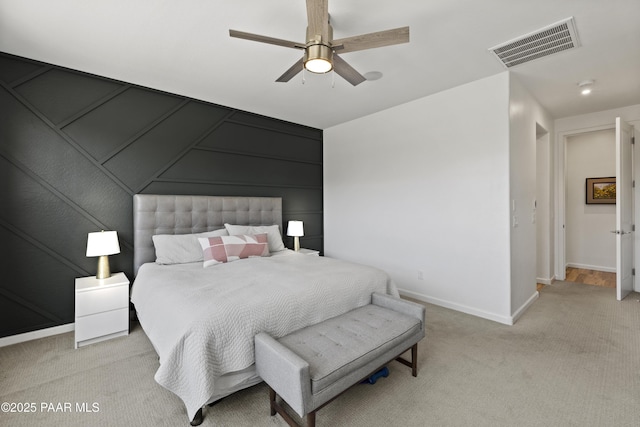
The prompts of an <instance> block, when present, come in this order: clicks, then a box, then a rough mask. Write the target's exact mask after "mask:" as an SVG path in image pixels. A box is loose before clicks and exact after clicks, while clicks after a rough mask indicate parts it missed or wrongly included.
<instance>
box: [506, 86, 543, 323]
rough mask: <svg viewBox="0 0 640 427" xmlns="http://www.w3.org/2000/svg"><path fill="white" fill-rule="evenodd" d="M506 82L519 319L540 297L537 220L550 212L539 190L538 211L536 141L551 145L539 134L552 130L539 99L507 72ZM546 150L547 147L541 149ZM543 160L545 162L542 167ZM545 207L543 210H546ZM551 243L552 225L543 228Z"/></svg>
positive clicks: (514, 295) (514, 298) (514, 302)
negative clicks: (540, 196)
mask: <svg viewBox="0 0 640 427" xmlns="http://www.w3.org/2000/svg"><path fill="white" fill-rule="evenodd" d="M510 77H511V78H510V81H509V141H510V143H509V150H510V156H509V160H510V175H509V177H510V184H511V187H510V196H509V197H510V200H511V202H510V204H511V260H510V262H511V315H512V317H513V318H514V320H515V319H517V318H518V317H519V316H520V315H521V314H522V313H523V312H524V310H525V309H526V308H527V307H528V306H529V305H530V304H532V303H533V302H534V301H535V299H536V298H537V297H538V292H537V290H536V277H537V258H538V254H537V249H536V248H537V243H538V242H537V224H536V221H537V218H538V216H540V214H542V215H548V210H549V204H550V198H551V194H549V192H545V191H541V192H540V194H541V195H542V197H545V198H546V200H544V203H543V204H542V205H541V207H542V209H541V212H537V210H538V209H537V206H536V201H537V197H538V192H537V185H538V177H537V169H538V165H537V159H536V157H537V152H538V147H537V144H539V143H540V144H550V139H548V138H547V139H545V138H542V139H541V140H540V141H538V136H539V135H540V134H542V133H544V131H546V132H551V134H553V120H552V118H551V116H550V115H549V114H548V113H547V112H546V110H544V109H543V108H542V107H541V106H540V104H539V103H538V102H537V100H536V99H535V98H534V97H533V96H532V95H531V94H530V93H529V92H528V91H527V90H526V89H525V88H524V86H523V85H522V84H521V83H520V81H519V80H518V79H517V77H516V76H515V75H514V74H511V76H510ZM545 149H546V150H544V151H545V152H548V151H550V148H549V147H545ZM539 160H540V163H541V165H540V169H541V170H542V172H543V173H545V174H550V171H551V168H550V167H549V165H548V161H549V159H548V158H546V159H545V158H542V159H539ZM544 163H547V164H546V165H545V164H544ZM541 178H542V179H540V182H541V183H542V185H545V184H546V187H547V188H548V183H549V182H550V179H551V177H550V176H544V177H541ZM545 210H546V212H545ZM541 233H542V234H544V236H545V237H547V238H546V239H544V240H543V241H542V242H540V243H541V244H545V243H546V244H547V245H548V242H549V241H550V239H549V235H550V233H551V228H550V227H549V226H548V225H547V228H546V229H543V230H542V231H541Z"/></svg>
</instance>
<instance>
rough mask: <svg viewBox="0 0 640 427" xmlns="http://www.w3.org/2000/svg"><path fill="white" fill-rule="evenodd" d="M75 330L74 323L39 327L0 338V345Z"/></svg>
mask: <svg viewBox="0 0 640 427" xmlns="http://www.w3.org/2000/svg"><path fill="white" fill-rule="evenodd" d="M73 330H75V323H67V324H66V325H60V326H54V327H52V328H46V329H39V330H37V331H32V332H25V333H24V334H18V335H11V336H8V337H4V338H0V347H6V346H8V345H13V344H18V343H21V342H27V341H31V340H37V339H39V338H45V337H50V336H53V335H58V334H64V333H66V332H71V331H73Z"/></svg>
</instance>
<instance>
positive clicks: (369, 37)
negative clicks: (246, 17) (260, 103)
mask: <svg viewBox="0 0 640 427" xmlns="http://www.w3.org/2000/svg"><path fill="white" fill-rule="evenodd" d="M307 21H308V24H307V39H306V43H304V44H303V43H296V42H292V41H288V40H282V39H277V38H273V37H267V36H261V35H258V34H252V33H245V32H243V31H236V30H229V35H230V36H231V37H237V38H240V39H246V40H253V41H256V42H261V43H269V44H275V45H278V46H284V47H290V48H293V49H302V50H304V55H303V57H302V58H301V59H299V60H298V61H296V63H295V64H293V66H292V67H291V68H289V69H288V70H287V71H285V72H284V74H283V75H281V76H280V77H279V78H278V79H277V80H276V81H277V82H288V81H289V80H291V79H292V78H293V76H295V75H296V74H298V73H299V72H300V71H302V69H303V68H304V69H306V70H307V71H310V72H312V73H327V72H329V71H331V70H334V71H335V72H336V73H338V75H340V76H341V77H342V78H344V79H345V80H346V81H348V82H349V83H351V84H352V85H354V86H356V85H358V84H360V83H362V82H363V81H365V80H366V78H365V77H364V76H363V75H361V74H360V73H359V72H358V71H356V70H355V69H354V68H353V67H352V66H351V65H349V64H347V63H346V62H345V60H344V59H342V58H341V57H340V56H338V53H340V54H343V53H348V52H355V51H358V50H365V49H372V48H375V47H383V46H390V45H394V44H400V43H408V42H409V27H401V28H395V29H393V30H386V31H378V32H375V33H369V34H362V35H359V36H352V37H347V38H342V39H335V40H334V38H333V28H331V24H330V23H329V4H328V0H307Z"/></svg>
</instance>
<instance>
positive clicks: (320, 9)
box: [307, 0, 331, 43]
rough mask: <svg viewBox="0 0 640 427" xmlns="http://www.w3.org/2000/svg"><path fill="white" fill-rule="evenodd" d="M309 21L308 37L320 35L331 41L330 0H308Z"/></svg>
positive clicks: (324, 39) (326, 40)
mask: <svg viewBox="0 0 640 427" xmlns="http://www.w3.org/2000/svg"><path fill="white" fill-rule="evenodd" d="M307 22H308V29H307V34H308V37H314V36H317V35H320V36H321V37H322V41H323V42H326V43H328V42H330V41H331V40H329V1H328V0H307ZM307 41H308V40H307Z"/></svg>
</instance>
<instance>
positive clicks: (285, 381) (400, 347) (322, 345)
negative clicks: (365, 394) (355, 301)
mask: <svg viewBox="0 0 640 427" xmlns="http://www.w3.org/2000/svg"><path fill="white" fill-rule="evenodd" d="M424 313H425V308H424V306H423V305H420V304H416V303H413V302H410V301H405V300H402V299H399V298H395V297H392V296H389V295H384V294H379V293H374V294H372V295H371V304H369V305H365V306H363V307H360V308H356V309H354V310H351V311H349V312H347V313H345V314H342V315H340V316H337V317H333V318H331V319H328V320H325V321H324V322H320V323H318V324H316V325H312V326H308V327H306V328H303V329H300V330H298V331H295V332H293V333H291V334H289V335H287V336H284V337H282V338H278V339H274V338H273V337H271V336H270V335H268V334H266V333H260V334H258V335H256V337H255V345H256V368H257V371H258V375H260V376H261V377H262V379H263V380H264V381H265V382H266V383H267V385H268V386H269V400H270V405H271V415H272V416H273V415H275V414H276V413H279V414H280V415H281V416H282V418H284V419H285V421H287V423H288V424H289V425H292V426H295V425H297V424H296V422H295V421H294V420H293V418H292V417H291V416H290V415H289V414H287V412H286V411H285V409H284V407H283V406H282V405H281V403H280V402H279V401H278V399H277V398H276V397H277V395H279V396H280V397H281V398H282V399H283V400H284V401H285V402H286V403H287V404H288V405H289V406H290V407H291V409H293V410H294V411H295V412H297V413H298V415H300V416H301V417H304V416H305V415H306V418H307V426H309V427H313V426H315V414H316V411H317V410H318V409H320V408H321V407H323V406H324V405H325V404H327V403H329V402H330V401H331V400H333V399H334V398H335V397H337V396H338V395H339V394H341V393H342V392H343V391H345V390H347V389H348V388H349V387H351V386H353V385H355V384H358V383H359V382H360V381H362V380H363V379H365V378H367V377H368V376H369V375H371V374H372V373H373V372H375V371H377V370H378V369H379V368H380V367H381V366H383V365H384V364H386V363H388V362H390V361H392V360H393V359H396V360H398V361H400V362H402V363H403V364H405V365H407V366H409V367H411V369H412V375H413V376H414V377H415V376H416V375H417V356H418V354H417V353H418V341H420V340H421V339H422V338H424V331H425V326H424ZM409 349H411V362H409V361H408V360H406V359H403V358H401V357H400V355H402V354H403V353H404V352H405V351H407V350H409Z"/></svg>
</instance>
